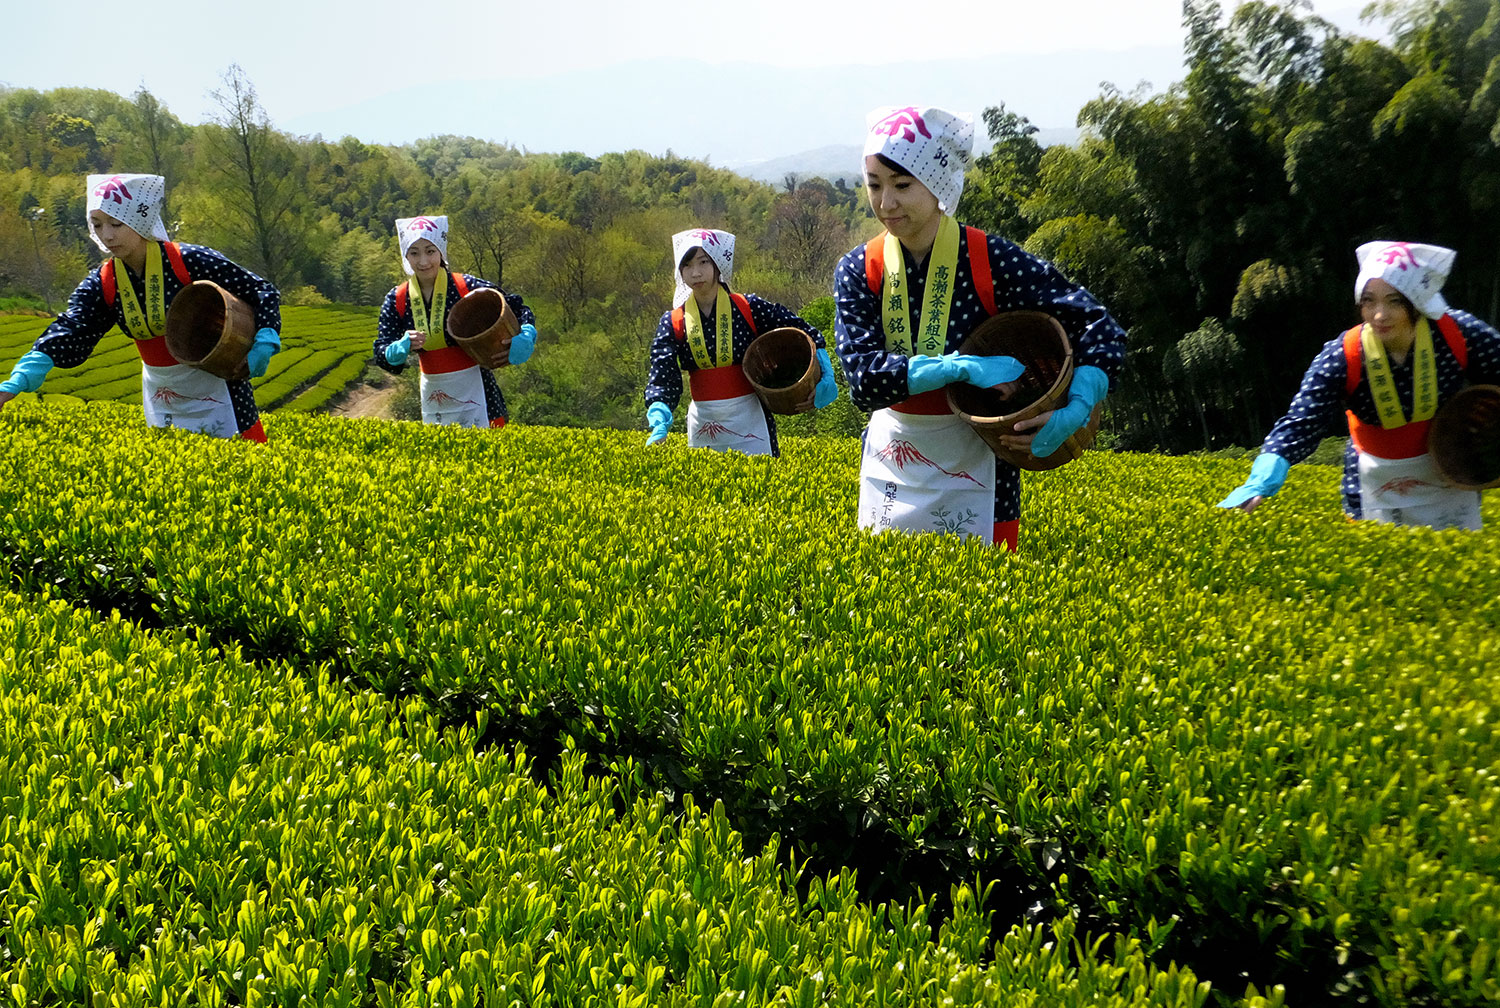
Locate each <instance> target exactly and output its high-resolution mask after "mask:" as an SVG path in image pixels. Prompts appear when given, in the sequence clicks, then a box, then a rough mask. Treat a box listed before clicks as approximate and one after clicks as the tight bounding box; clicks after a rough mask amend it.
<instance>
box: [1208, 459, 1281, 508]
mask: <svg viewBox="0 0 1500 1008" xmlns="http://www.w3.org/2000/svg"><path fill="white" fill-rule="evenodd" d="M1291 467H1292V464H1291V463H1290V462H1288V461H1287V460H1286V459H1284V458H1282V457H1281V456H1280V455H1277V454H1276V453H1275V452H1261V453H1260V454H1259V455H1257V456H1255V464H1254V465H1252V466H1251V467H1250V478H1249V479H1247V480H1245V482H1244V483H1242V484H1240V485H1239V486H1237V487H1235V488H1234V489H1233V490H1232V491H1230V494H1229V496H1228V497H1225V498H1224V499H1223V500H1221V501H1219V507H1221V508H1233V507H1239V506H1240V505H1241V504H1243V503H1245V502H1246V501H1247V500H1249V499H1250V498H1251V497H1275V496H1276V491H1278V490H1280V489H1281V484H1283V483H1285V482H1286V471H1287V470H1288V469H1290V468H1291Z"/></svg>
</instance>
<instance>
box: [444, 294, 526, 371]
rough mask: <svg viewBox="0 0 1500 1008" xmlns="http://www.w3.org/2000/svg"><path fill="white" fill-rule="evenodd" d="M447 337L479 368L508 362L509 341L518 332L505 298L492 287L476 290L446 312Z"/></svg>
mask: <svg viewBox="0 0 1500 1008" xmlns="http://www.w3.org/2000/svg"><path fill="white" fill-rule="evenodd" d="M447 330H448V338H449V339H451V340H452V341H453V345H454V346H457V347H460V348H462V349H463V351H464V353H466V354H468V355H469V357H470V358H472V359H473V361H474V363H475V364H478V365H479V366H480V367H487V368H491V369H493V368H499V367H505V366H506V365H507V364H509V363H510V341H511V338H512V337H514V336H515V335H516V333H518V332H520V331H521V324H520V323H519V322H517V321H516V315H515V312H513V311H511V310H510V305H509V304H507V303H506V301H505V295H504V294H501V293H500V292H499V291H498V290H496V289H495V288H494V287H476V288H474V289H473V290H471V291H469V293H467V294H465V295H464V296H463V297H461V298H459V299H458V304H456V305H454V306H453V307H452V308H450V309H448V325H447Z"/></svg>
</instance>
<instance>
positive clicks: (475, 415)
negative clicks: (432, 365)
mask: <svg viewBox="0 0 1500 1008" xmlns="http://www.w3.org/2000/svg"><path fill="white" fill-rule="evenodd" d="M417 387H418V390H419V392H420V394H421V396H422V422H423V423H430V424H454V425H457V426H459V427H488V426H489V425H490V414H489V411H488V410H487V409H485V406H484V381H483V379H482V378H480V375H479V365H478V364H475V365H474V366H473V367H467V368H464V369H463V370H462V371H448V372H445V373H443V374H428V373H427V372H426V371H423V372H422V374H421V378H420V380H419V382H418V386H417Z"/></svg>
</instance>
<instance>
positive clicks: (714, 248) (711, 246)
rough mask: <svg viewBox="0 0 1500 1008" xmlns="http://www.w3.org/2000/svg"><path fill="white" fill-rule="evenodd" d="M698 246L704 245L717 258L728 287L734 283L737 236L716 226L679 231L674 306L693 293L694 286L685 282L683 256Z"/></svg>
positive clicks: (674, 250)
mask: <svg viewBox="0 0 1500 1008" xmlns="http://www.w3.org/2000/svg"><path fill="white" fill-rule="evenodd" d="M695 248H701V249H702V250H703V251H704V252H705V253H706V254H707V255H708V257H709V258H710V259H712V260H713V261H714V265H715V266H717V267H719V280H720V281H721V282H722V283H723V284H724V286H725V287H729V286H730V282H731V281H730V278H731V277H732V276H733V275H734V235H732V234H730V233H729V232H728V231H717V230H714V229H713V228H691V229H689V230H687V231H679V232H677V233H676V234H674V235H673V236H672V275H673V277H674V278H675V279H676V281H677V285H676V287H674V288H673V291H672V307H673V308H677V307H680V306H682V305H684V304H686V303H687V299H688V298H689V297H690V296H692V293H693V289H692V288H691V287H689V286H688V285H687V284H685V283H683V282H682V259H683V257H684V256H685V255H687V254H688V252H690V251H691V250H693V249H695Z"/></svg>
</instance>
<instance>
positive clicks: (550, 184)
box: [0, 0, 1500, 452]
mask: <svg viewBox="0 0 1500 1008" xmlns="http://www.w3.org/2000/svg"><path fill="white" fill-rule="evenodd" d="M1371 16H1372V17H1374V18H1376V19H1379V20H1381V21H1383V22H1384V23H1385V25H1386V27H1387V37H1388V39H1389V41H1376V40H1373V39H1369V38H1362V37H1357V36H1353V35H1348V34H1345V33H1343V32H1341V31H1340V30H1339V29H1338V28H1336V27H1335V26H1334V25H1332V24H1330V23H1329V22H1327V21H1324V20H1322V19H1320V18H1318V17H1316V16H1314V15H1313V14H1311V13H1310V11H1309V10H1308V8H1307V6H1306V5H1305V4H1304V3H1302V2H1300V0H1291V2H1288V3H1282V4H1275V3H1267V2H1253V3H1246V4H1241V5H1238V6H1237V7H1232V8H1227V7H1226V6H1225V5H1222V4H1220V3H1217V2H1212V0H1186V2H1184V4H1183V30H1184V39H1185V41H1184V51H1185V57H1186V75H1185V77H1184V79H1183V80H1182V81H1181V82H1179V83H1177V84H1174V85H1172V86H1171V87H1169V88H1167V89H1165V90H1162V91H1158V92H1151V91H1149V90H1148V89H1146V88H1145V87H1142V88H1138V89H1137V90H1135V91H1132V92H1124V91H1121V90H1119V89H1117V88H1115V87H1113V86H1111V85H1103V86H1102V87H1101V90H1100V93H1099V95H1098V97H1096V98H1095V99H1093V100H1092V101H1090V102H1089V103H1088V104H1087V105H1085V107H1084V108H1083V109H1082V111H1081V112H1080V113H1079V117H1078V122H1077V125H1078V127H1079V129H1080V134H1081V135H1080V139H1079V141H1078V142H1077V143H1076V144H1071V145H1066V146H1061V145H1059V146H1051V147H1047V148H1043V147H1042V146H1041V145H1040V144H1039V143H1038V142H1037V141H1036V139H1035V134H1036V133H1037V128H1036V127H1035V126H1034V125H1032V124H1031V123H1030V122H1029V121H1028V120H1027V119H1025V118H1024V117H1023V116H1020V115H1017V114H1015V113H1013V112H1011V111H1009V110H1008V109H1007V108H1006V105H1005V104H1004V102H1003V101H997V103H996V104H995V105H993V106H990V107H987V108H985V109H984V110H983V111H982V113H981V114H980V115H979V116H977V117H976V118H977V119H978V120H979V121H982V123H983V125H984V128H985V129H986V130H987V132H988V136H989V140H990V142H991V143H992V144H993V147H992V148H990V149H988V151H987V152H986V153H983V154H981V155H980V156H979V157H978V158H977V159H976V163H975V166H974V168H973V169H972V170H971V171H970V174H969V177H968V180H967V184H966V187H965V191H964V196H963V199H962V201H961V203H960V205H959V208H958V217H959V219H960V220H962V221H964V222H965V223H969V224H974V225H976V226H979V227H983V228H985V229H987V230H990V231H993V232H995V233H998V234H1001V235H1004V236H1005V237H1007V238H1009V239H1010V240H1012V241H1014V242H1016V243H1017V244H1019V245H1021V246H1023V247H1024V248H1026V249H1027V250H1028V251H1030V252H1032V253H1034V254H1037V255H1040V256H1042V257H1043V258H1046V259H1049V260H1051V261H1052V262H1054V263H1055V264H1056V265H1057V266H1058V267H1059V268H1060V269H1061V270H1062V271H1063V272H1064V273H1065V274H1066V275H1067V276H1069V277H1070V278H1071V279H1073V280H1074V281H1076V282H1078V283H1080V284H1082V285H1083V286H1085V287H1087V288H1088V289H1089V290H1091V291H1092V292H1093V293H1094V294H1095V295H1097V296H1098V297H1099V298H1100V300H1101V301H1103V302H1104V303H1105V304H1106V305H1107V306H1108V307H1109V308H1110V310H1111V312H1112V313H1113V314H1114V315H1115V316H1116V317H1117V318H1118V319H1119V320H1120V322H1121V323H1122V324H1123V325H1124V326H1125V327H1126V328H1127V330H1128V331H1129V333H1130V341H1129V342H1130V356H1129V360H1128V362H1127V366H1126V369H1125V372H1124V375H1123V378H1122V380H1121V381H1120V382H1119V383H1118V386H1117V387H1116V388H1115V389H1114V390H1113V391H1112V393H1111V395H1110V397H1109V399H1108V400H1107V418H1106V424H1105V428H1106V432H1107V442H1108V443H1109V444H1112V445H1113V446H1115V447H1120V448H1128V449H1133V450H1157V451H1172V452H1181V451H1191V450H1200V449H1222V448H1229V447H1234V446H1239V447H1248V446H1253V445H1255V444H1258V443H1259V441H1260V439H1261V437H1262V436H1263V435H1264V433H1265V431H1266V430H1267V429H1268V428H1269V426H1270V424H1271V422H1272V421H1274V419H1275V418H1276V417H1277V416H1279V415H1280V414H1281V412H1282V411H1283V410H1284V409H1285V407H1286V404H1287V402H1288V401H1289V400H1290V398H1291V395H1292V393H1293V392H1294V391H1295V389H1296V385H1297V381H1298V379H1299V378H1300V376H1301V373H1302V371H1303V370H1304V369H1305V367H1306V366H1307V364H1308V362H1309V361H1310V360H1311V359H1312V357H1313V356H1314V355H1315V354H1316V352H1317V350H1318V348H1319V347H1321V346H1322V344H1323V343H1324V342H1326V341H1327V340H1329V339H1330V338H1332V337H1333V336H1334V335H1336V334H1337V332H1339V331H1340V330H1342V329H1343V328H1345V327H1347V326H1348V325H1350V324H1352V323H1353V322H1354V321H1355V316H1356V313H1355V309H1354V302H1353V296H1352V281H1353V277H1354V275H1355V273H1356V268H1355V262H1354V249H1355V247H1356V246H1358V245H1359V244H1361V243H1362V242H1364V241H1368V240H1372V239H1378V238H1387V239H1399V240H1409V241H1423V242H1430V243H1433V244H1439V245H1446V246H1448V247H1451V248H1454V249H1457V250H1458V253H1459V255H1458V262H1457V267H1456V269H1455V272H1454V274H1453V276H1452V277H1451V278H1450V280H1449V283H1448V286H1447V288H1446V292H1447V294H1448V300H1449V301H1450V302H1451V303H1452V304H1454V305H1455V306H1458V307H1462V308H1466V309H1468V310H1470V311H1473V312H1475V313H1476V314H1478V315H1479V316H1480V317H1482V318H1484V319H1486V320H1489V321H1493V320H1495V319H1496V317H1497V316H1500V250H1497V248H1496V247H1495V240H1494V239H1493V238H1492V237H1491V236H1493V235H1495V234H1497V233H1500V0H1436V2H1420V0H1394V2H1384V3H1379V4H1375V5H1373V6H1372V8H1371ZM211 97H212V98H213V100H214V104H215V108H216V110H215V112H214V114H213V116H212V117H211V118H210V120H209V121H207V122H204V123H202V124H199V125H196V126H194V125H188V124H185V123H183V122H182V121H181V120H180V119H178V118H177V117H176V116H174V115H172V113H171V112H170V111H169V110H168V109H167V108H166V107H165V106H163V105H162V104H161V103H160V102H159V101H158V100H157V99H156V98H155V97H154V96H153V95H152V94H151V93H150V92H149V91H147V90H146V89H145V88H144V87H143V88H141V89H139V90H137V91H136V92H135V93H134V94H133V95H132V96H130V97H129V98H126V97H122V96H120V95H117V94H115V93H113V92H109V91H104V90H96V89H85V88H58V89H53V90H49V91H45V92H40V91H36V90H30V89H22V88H0V310H4V309H5V308H12V309H14V308H25V307H32V308H37V309H47V310H52V311H56V310H58V309H59V308H60V307H61V306H62V305H63V303H64V302H65V301H66V298H67V295H68V292H69V291H71V290H72V288H73V286H74V285H76V284H77V282H78V281H79V280H81V279H82V278H83V276H84V275H85V273H86V272H87V271H88V270H89V269H91V268H92V267H93V266H94V265H95V264H96V263H97V250H96V249H95V248H94V247H93V245H92V243H91V242H90V241H89V239H88V233H87V229H86V227H85V224H84V186H83V184H82V182H83V178H82V177H83V176H84V175H87V174H89V173H94V172H106V171H150V172H155V173H157V174H162V175H165V176H166V177H167V182H168V195H167V207H166V211H165V213H164V215H163V216H164V219H165V220H166V221H167V222H168V227H169V229H170V230H171V232H172V235H173V237H174V238H176V239H178V240H181V241H187V242H194V243H199V244H205V245H210V246H212V247H215V248H218V249H220V250H221V251H223V252H225V253H226V254H228V255H229V256H231V257H232V258H234V259H235V260H236V261H238V262H241V263H243V264H244V265H245V266H247V267H249V268H251V269H254V270H256V271H257V272H260V273H262V274H263V275H265V276H266V277H267V278H268V279H270V280H272V281H273V282H275V283H276V284H277V285H278V287H280V288H281V290H282V292H283V295H284V296H285V298H286V300H287V302H288V303H291V304H317V303H325V302H328V301H332V302H338V303H350V304H365V305H372V304H379V303H380V300H381V299H382V298H383V297H384V295H385V293H386V291H388V290H389V289H390V288H391V287H392V286H394V285H395V284H396V283H398V282H400V280H402V279H404V275H403V274H402V272H401V267H400V260H399V255H398V251H397V245H396V240H395V235H394V223H393V222H394V220H395V218H396V217H398V216H409V215H411V214H413V213H446V214H448V215H449V217H450V221H451V229H452V234H453V240H452V242H451V244H450V261H451V264H452V266H453V267H454V268H455V269H462V270H464V271H467V272H470V273H473V274H476V275H479V276H484V277H486V278H487V279H490V280H493V281H495V282H496V283H498V284H500V285H501V286H503V287H507V288H513V289H515V290H516V291H517V292H519V293H521V294H522V295H523V296H524V297H526V299H527V301H528V303H529V304H531V305H532V306H533V308H534V310H535V311H536V312H537V316H538V330H539V332H540V339H539V343H538V350H539V354H538V358H537V364H538V365H539V366H534V367H529V368H524V369H518V370H517V371H516V372H515V373H514V374H513V375H509V376H507V380H508V381H509V382H510V384H508V385H507V397H508V398H509V399H511V401H512V407H513V411H514V413H515V415H516V417H517V419H520V420H522V421H523V422H531V423H549V424H560V425H569V426H614V427H626V428H632V427H639V426H640V424H641V420H640V416H641V411H642V409H643V404H642V402H641V398H640V395H641V389H642V386H643V384H644V377H645V368H646V349H647V346H648V344H649V341H650V338H651V334H652V333H653V332H654V330H655V327H656V322H657V319H658V318H659V317H660V315H661V312H662V311H664V310H665V309H666V308H667V307H668V306H669V300H670V293H671V289H672V264H671V262H670V258H671V257H670V236H671V235H672V234H673V233H674V232H676V231H679V230H682V229H684V228H687V227H692V226H705V227H718V228H723V229H724V230H728V231H732V232H734V233H735V234H736V235H737V236H738V240H739V245H738V250H739V255H738V256H737V259H738V262H737V269H736V287H737V288H739V289H741V290H744V291H754V292H756V293H760V294H762V295H764V296H766V297H769V298H771V299H772V300H776V301H780V302H781V303H784V304H787V305H789V306H792V307H794V308H801V309H802V310H803V312H804V317H807V318H808V320H809V321H811V322H813V323H814V324H815V325H819V327H820V328H823V329H824V331H825V335H827V336H829V337H830V339H831V337H832V332H831V328H832V298H831V296H830V295H831V290H832V277H833V268H834V265H835V264H836V262H837V260H838V258H839V257H840V256H841V255H843V254H844V253H845V252H847V251H848V250H849V249H850V248H852V247H853V246H854V245H856V244H858V243H859V242H861V241H864V240H866V239H868V238H869V237H872V236H873V235H874V234H876V233H877V232H878V231H879V224H878V222H877V221H875V219H874V218H873V216H872V215H871V214H870V212H869V210H868V208H867V206H866V205H865V201H864V198H863V193H862V192H861V191H860V190H858V189H854V188H850V187H849V186H848V185H847V184H846V183H845V182H844V181H843V180H842V179H840V180H838V181H837V182H835V183H830V182H828V181H826V180H824V179H822V178H809V179H803V180H800V181H799V180H797V179H795V178H792V177H790V176H789V177H788V178H787V179H786V180H785V181H784V183H783V184H782V185H781V186H779V187H778V186H772V185H769V184H767V183H763V182H758V181H754V180H751V179H748V178H744V177H742V176H739V175H737V174H735V173H733V172H731V171H728V170H726V169H721V168H715V167H712V166H711V165H709V164H707V163H706V162H703V161H700V160H696V159H691V158H683V157H678V156H676V155H675V154H673V153H672V152H671V151H670V150H669V151H668V152H667V153H665V154H663V155H652V154H647V153H645V152H643V151H638V150H633V151H624V152H612V153H607V154H602V155H600V156H599V157H597V158H596V157H589V156H587V155H584V154H581V153H578V152H563V153H532V152H526V151H522V150H520V149H518V148H516V147H512V146H508V145H505V144H497V143H493V142H489V141H483V140H476V139H474V138H471V137H457V136H432V137H427V138H424V139H421V140H417V141H415V142H412V143H409V144H402V145H394V146H393V145H371V144H365V143H363V142H361V141H360V140H358V139H357V138H354V137H349V136H346V137H343V138H341V139H339V140H337V141H328V140H324V139H323V138H322V137H321V136H314V137H294V136H291V135H289V134H287V133H284V132H282V131H279V130H277V129H276V128H275V126H274V124H273V123H272V122H271V121H270V118H269V116H268V115H267V114H266V112H265V110H264V108H263V107H262V106H261V105H260V103H259V100H258V98H257V96H256V93H255V89H254V87H253V85H252V83H251V82H250V81H249V79H248V78H247V77H246V75H245V74H244V72H243V71H242V70H241V69H240V68H239V67H238V66H231V67H229V68H228V69H227V70H226V71H225V73H224V75H223V77H222V80H221V84H220V87H219V88H218V89H217V90H215V91H214V92H212V95H211ZM977 125H978V123H976V126H977ZM979 146H981V147H983V146H986V145H983V144H981V145H979ZM39 331H40V328H39ZM373 336H374V332H373V328H372V332H371V337H372V339H373ZM288 337H289V338H290V339H295V333H291V334H288ZM543 352H545V355H543ZM10 363H11V362H9V361H5V362H0V365H4V366H8V365H9V364H10ZM513 387H514V388H513ZM841 402H843V403H844V404H845V407H844V408H842V409H839V408H835V409H833V410H832V412H830V413H828V415H819V416H817V417H815V418H810V419H803V418H795V419H796V420H797V421H798V422H796V423H793V424H791V425H789V428H788V429H787V431H786V432H787V433H833V434H853V433H857V432H858V430H859V429H860V426H861V424H862V417H861V416H860V415H859V414H858V413H857V412H855V411H854V410H853V409H852V407H847V397H845V399H843V400H841ZM1329 433H1330V435H1331V436H1333V435H1338V434H1339V433H1340V432H1338V431H1330V432H1329Z"/></svg>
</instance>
